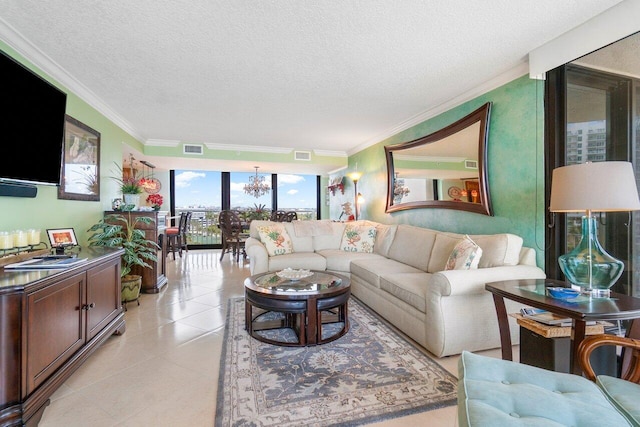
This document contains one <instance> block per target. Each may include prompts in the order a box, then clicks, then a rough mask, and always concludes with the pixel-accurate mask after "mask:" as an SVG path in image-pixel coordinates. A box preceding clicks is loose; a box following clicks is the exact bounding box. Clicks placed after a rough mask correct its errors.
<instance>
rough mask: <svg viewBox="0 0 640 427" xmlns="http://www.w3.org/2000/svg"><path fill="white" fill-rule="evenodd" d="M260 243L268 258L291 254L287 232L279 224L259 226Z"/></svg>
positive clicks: (290, 244) (289, 238)
mask: <svg viewBox="0 0 640 427" xmlns="http://www.w3.org/2000/svg"><path fill="white" fill-rule="evenodd" d="M258 234H260V241H261V242H262V243H264V246H265V247H266V248H267V253H268V254H269V256H276V255H284V254H290V253H292V252H293V243H292V242H291V237H289V233H287V230H286V229H285V228H284V227H283V226H282V225H280V224H277V225H269V226H259V227H258Z"/></svg>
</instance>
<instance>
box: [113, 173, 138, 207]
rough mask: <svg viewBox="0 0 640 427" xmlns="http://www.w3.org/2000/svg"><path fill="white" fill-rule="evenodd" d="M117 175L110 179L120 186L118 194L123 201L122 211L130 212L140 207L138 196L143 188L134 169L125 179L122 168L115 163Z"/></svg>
mask: <svg viewBox="0 0 640 427" xmlns="http://www.w3.org/2000/svg"><path fill="white" fill-rule="evenodd" d="M116 169H117V173H116V174H115V175H114V176H112V177H111V178H112V179H113V180H115V181H116V182H117V183H118V184H119V185H120V192H121V193H122V196H123V199H124V206H123V208H122V210H125V211H130V210H133V209H135V208H136V207H137V206H140V194H142V191H143V188H142V183H141V180H140V178H138V177H137V176H136V171H135V169H131V174H130V175H129V176H126V177H125V174H124V171H123V170H122V167H121V166H120V165H118V164H117V163H116Z"/></svg>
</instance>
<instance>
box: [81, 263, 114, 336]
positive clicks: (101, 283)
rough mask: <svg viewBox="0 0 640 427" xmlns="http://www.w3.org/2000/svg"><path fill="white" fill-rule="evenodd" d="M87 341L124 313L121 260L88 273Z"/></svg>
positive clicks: (95, 268)
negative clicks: (121, 300)
mask: <svg viewBox="0 0 640 427" xmlns="http://www.w3.org/2000/svg"><path fill="white" fill-rule="evenodd" d="M86 302H87V308H88V310H87V341H89V340H91V339H92V338H93V337H94V336H96V334H97V333H98V332H100V331H101V330H102V329H103V328H104V327H105V326H107V325H108V324H109V322H111V321H112V320H113V319H115V317H116V316H117V315H118V314H119V313H120V312H121V311H122V306H121V303H120V259H119V258H118V259H115V260H113V261H112V262H110V263H108V264H104V265H100V266H98V267H94V268H92V269H90V270H88V271H87V301H86Z"/></svg>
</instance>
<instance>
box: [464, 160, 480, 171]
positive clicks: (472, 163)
mask: <svg viewBox="0 0 640 427" xmlns="http://www.w3.org/2000/svg"><path fill="white" fill-rule="evenodd" d="M464 167H465V168H467V169H478V161H477V160H465V161H464Z"/></svg>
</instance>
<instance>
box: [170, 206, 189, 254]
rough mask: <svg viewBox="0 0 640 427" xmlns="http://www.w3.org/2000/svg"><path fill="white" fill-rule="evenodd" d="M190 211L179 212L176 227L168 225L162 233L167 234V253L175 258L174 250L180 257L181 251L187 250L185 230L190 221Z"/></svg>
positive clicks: (187, 229)
mask: <svg viewBox="0 0 640 427" xmlns="http://www.w3.org/2000/svg"><path fill="white" fill-rule="evenodd" d="M191 215H192V213H191V212H181V213H180V219H179V220H178V226H177V227H169V228H167V229H166V230H165V232H164V234H165V235H166V236H167V255H169V252H171V254H173V259H174V260H175V259H176V252H178V255H180V257H182V251H183V250H184V251H188V250H189V246H188V244H187V232H188V231H189V223H190V222H191Z"/></svg>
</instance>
